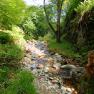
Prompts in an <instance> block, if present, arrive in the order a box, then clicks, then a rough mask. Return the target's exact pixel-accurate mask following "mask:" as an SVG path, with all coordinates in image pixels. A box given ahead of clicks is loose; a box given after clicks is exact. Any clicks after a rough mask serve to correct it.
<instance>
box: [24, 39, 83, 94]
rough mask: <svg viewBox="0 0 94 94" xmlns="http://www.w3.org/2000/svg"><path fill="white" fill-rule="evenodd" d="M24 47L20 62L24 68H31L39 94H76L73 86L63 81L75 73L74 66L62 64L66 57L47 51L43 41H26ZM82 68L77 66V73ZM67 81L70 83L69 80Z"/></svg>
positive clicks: (75, 68)
mask: <svg viewBox="0 0 94 94" xmlns="http://www.w3.org/2000/svg"><path fill="white" fill-rule="evenodd" d="M25 47H26V55H25V57H24V59H23V60H22V63H23V64H24V68H25V69H29V70H31V71H32V72H33V74H34V75H35V76H36V79H35V83H36V87H37V90H38V93H39V94H77V92H76V90H75V89H74V88H73V86H72V85H70V84H69V85H68V84H66V83H65V81H64V79H68V80H69V79H71V78H72V76H73V74H77V69H78V68H77V67H76V66H74V65H71V64H66V65H63V62H65V61H66V59H65V58H63V57H62V56H61V55H59V54H58V53H54V52H49V51H48V48H47V43H45V42H41V41H35V40H32V41H27V43H26V45H25ZM82 69H83V68H79V70H80V72H79V74H77V75H81V72H82ZM62 70H63V71H62ZM75 70H76V71H75ZM68 83H71V82H70V80H69V82H68Z"/></svg>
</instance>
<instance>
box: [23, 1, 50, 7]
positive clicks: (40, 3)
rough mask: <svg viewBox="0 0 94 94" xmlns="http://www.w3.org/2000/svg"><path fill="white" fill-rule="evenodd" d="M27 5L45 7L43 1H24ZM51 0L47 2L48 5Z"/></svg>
mask: <svg viewBox="0 0 94 94" xmlns="http://www.w3.org/2000/svg"><path fill="white" fill-rule="evenodd" d="M24 1H25V2H26V4H27V5H36V6H37V5H43V0H24ZM48 1H49V0H46V4H48Z"/></svg>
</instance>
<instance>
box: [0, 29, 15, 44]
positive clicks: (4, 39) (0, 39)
mask: <svg viewBox="0 0 94 94" xmlns="http://www.w3.org/2000/svg"><path fill="white" fill-rule="evenodd" d="M11 42H13V40H12V36H10V35H9V34H8V33H5V32H1V31H0V43H1V44H6V43H11Z"/></svg>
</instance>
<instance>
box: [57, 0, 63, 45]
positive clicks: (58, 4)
mask: <svg viewBox="0 0 94 94" xmlns="http://www.w3.org/2000/svg"><path fill="white" fill-rule="evenodd" d="M62 3H63V2H62V0H57V33H56V34H57V35H56V39H57V42H58V43H60V42H61V30H60V28H61V24H60V18H61V10H62Z"/></svg>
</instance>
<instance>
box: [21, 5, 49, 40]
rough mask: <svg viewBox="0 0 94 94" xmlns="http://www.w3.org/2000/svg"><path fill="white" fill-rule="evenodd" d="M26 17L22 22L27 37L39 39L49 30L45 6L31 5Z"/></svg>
mask: <svg viewBox="0 0 94 94" xmlns="http://www.w3.org/2000/svg"><path fill="white" fill-rule="evenodd" d="M26 14H27V15H26V17H25V19H24V20H23V22H22V23H21V27H22V28H23V30H24V32H25V34H26V37H29V36H31V38H35V39H38V37H40V36H44V35H45V34H46V33H47V32H48V25H47V23H46V20H45V16H44V11H43V7H37V6H31V7H29V8H28V9H27V10H26Z"/></svg>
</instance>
